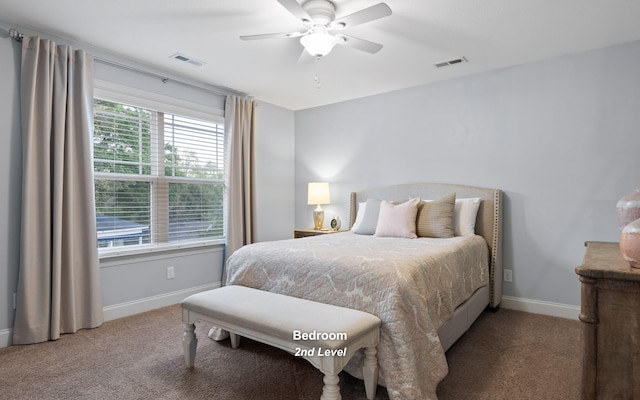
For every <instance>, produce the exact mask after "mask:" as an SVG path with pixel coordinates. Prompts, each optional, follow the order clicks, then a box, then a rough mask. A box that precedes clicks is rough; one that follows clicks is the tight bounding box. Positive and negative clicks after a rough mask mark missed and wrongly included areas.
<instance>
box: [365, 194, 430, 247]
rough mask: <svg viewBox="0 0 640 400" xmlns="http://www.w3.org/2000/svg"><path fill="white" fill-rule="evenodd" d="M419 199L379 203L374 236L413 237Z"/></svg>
mask: <svg viewBox="0 0 640 400" xmlns="http://www.w3.org/2000/svg"><path fill="white" fill-rule="evenodd" d="M418 204H420V199H418V198H416V199H409V201H406V202H404V203H401V204H393V203H392V202H389V201H383V202H382V203H380V213H379V215H378V224H377V225H376V232H375V234H374V236H380V237H399V238H408V239H415V238H417V237H418V236H417V235H416V215H417V214H418Z"/></svg>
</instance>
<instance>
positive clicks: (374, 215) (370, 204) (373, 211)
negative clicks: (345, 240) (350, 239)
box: [353, 199, 380, 235]
mask: <svg viewBox="0 0 640 400" xmlns="http://www.w3.org/2000/svg"><path fill="white" fill-rule="evenodd" d="M363 210H364V212H363V213H362V221H361V222H360V224H358V227H357V228H356V229H354V230H353V233H357V234H359V235H373V234H374V233H375V232H376V225H377V223H378V213H379V212H380V200H378V199H367V203H366V206H365V207H363ZM358 213H360V212H358ZM356 219H358V216H356Z"/></svg>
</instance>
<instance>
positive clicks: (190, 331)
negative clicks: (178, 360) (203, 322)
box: [182, 324, 198, 368]
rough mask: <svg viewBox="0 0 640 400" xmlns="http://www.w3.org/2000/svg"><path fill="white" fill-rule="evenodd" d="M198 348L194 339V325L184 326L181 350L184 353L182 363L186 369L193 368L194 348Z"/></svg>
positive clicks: (196, 339)
mask: <svg viewBox="0 0 640 400" xmlns="http://www.w3.org/2000/svg"><path fill="white" fill-rule="evenodd" d="M197 346H198V338H196V325H195V324H184V333H183V334H182V350H183V352H184V362H185V364H187V367H188V368H193V362H194V360H195V358H196V347H197Z"/></svg>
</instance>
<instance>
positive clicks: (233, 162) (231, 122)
mask: <svg viewBox="0 0 640 400" xmlns="http://www.w3.org/2000/svg"><path fill="white" fill-rule="evenodd" d="M224 113H225V114H224V115H225V118H224V129H225V146H226V149H225V150H226V151H225V159H226V160H227V163H228V165H227V169H226V175H225V180H226V182H225V194H226V204H227V219H226V221H227V226H226V237H227V243H226V248H225V255H226V257H227V258H228V257H229V256H230V255H231V254H232V253H233V252H234V251H236V250H237V249H239V248H240V247H242V246H244V245H245V244H250V243H252V242H253V210H254V196H255V195H254V182H253V181H254V162H255V161H254V158H255V156H254V153H255V149H254V140H255V102H254V101H253V100H251V99H248V98H242V97H237V96H227V102H226V105H225V111H224ZM223 284H224V278H223Z"/></svg>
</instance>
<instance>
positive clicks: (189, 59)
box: [171, 53, 206, 67]
mask: <svg viewBox="0 0 640 400" xmlns="http://www.w3.org/2000/svg"><path fill="white" fill-rule="evenodd" d="M171 58H173V59H175V60H178V61H182V62H186V63H189V64H191V65H195V66H196V67H202V66H203V65H204V64H206V63H205V62H204V61H200V60H196V59H195V58H193V57H189V56H185V55H184V54H181V53H176V54H174V55H172V56H171Z"/></svg>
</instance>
